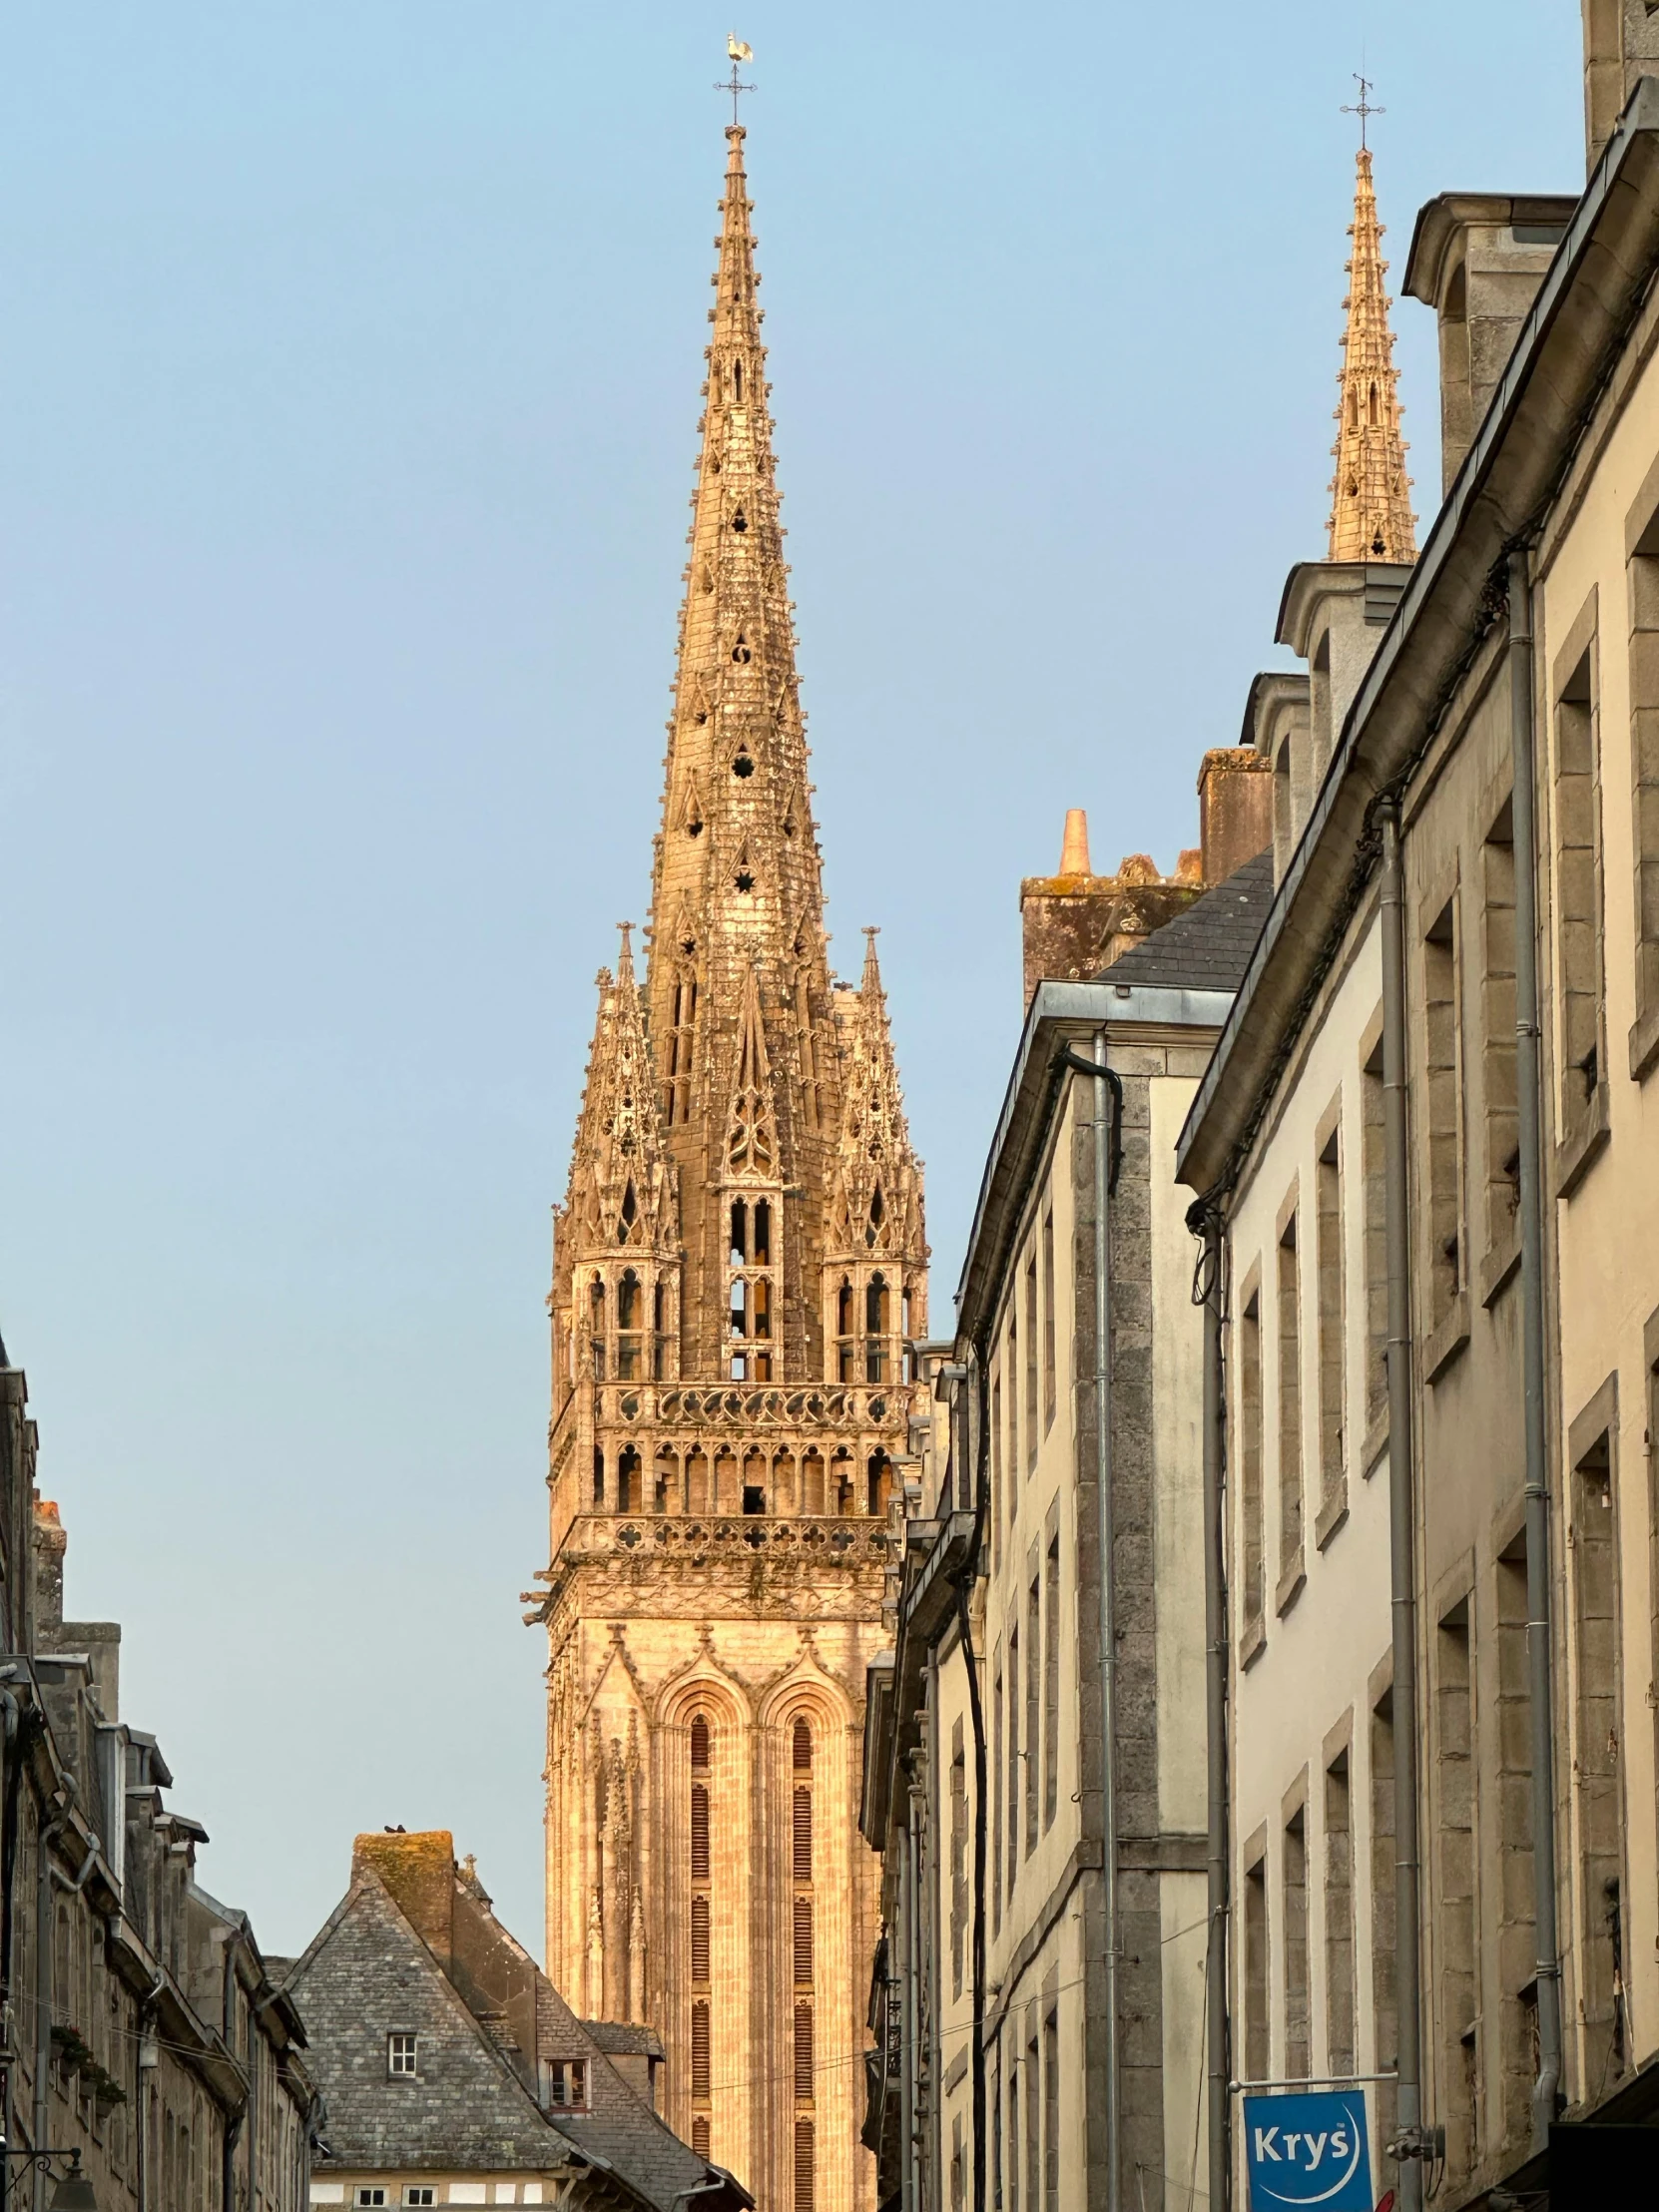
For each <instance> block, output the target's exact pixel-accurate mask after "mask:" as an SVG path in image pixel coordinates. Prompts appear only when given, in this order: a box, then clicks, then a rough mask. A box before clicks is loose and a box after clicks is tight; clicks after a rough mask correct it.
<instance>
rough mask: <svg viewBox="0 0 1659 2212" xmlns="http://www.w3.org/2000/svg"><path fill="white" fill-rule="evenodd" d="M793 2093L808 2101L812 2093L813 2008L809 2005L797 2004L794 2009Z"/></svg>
mask: <svg viewBox="0 0 1659 2212" xmlns="http://www.w3.org/2000/svg"><path fill="white" fill-rule="evenodd" d="M795 2093H796V2095H797V2097H799V2098H802V2099H808V2098H810V2097H811V2096H812V2093H813V2008H812V2006H811V2005H810V2004H798V2005H797V2006H796V2008H795Z"/></svg>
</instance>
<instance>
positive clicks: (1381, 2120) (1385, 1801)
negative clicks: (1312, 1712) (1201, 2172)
mask: <svg viewBox="0 0 1659 2212" xmlns="http://www.w3.org/2000/svg"><path fill="white" fill-rule="evenodd" d="M1394 1924H1395V1915H1394V1701H1393V1692H1392V1691H1391V1690H1385V1691H1384V1692H1383V1696H1382V1697H1381V1698H1380V1699H1379V1700H1378V1702H1377V1705H1376V1706H1375V1708H1374V1709H1373V1712H1372V1716H1371V2003H1372V2053H1373V2057H1372V2070H1373V2071H1374V2072H1376V2073H1385V2072H1388V2071H1390V2070H1391V2069H1392V2067H1393V2065H1394V2062H1395V2060H1396V2058H1397V2056H1398V2050H1399V2031H1398V2028H1397V2027H1396V2026H1395V2024H1394V2023H1395V2021H1396V2019H1397V2018H1398V2012H1397V2008H1396V2004H1395V1999H1394ZM1394 2109H1395V2099H1394V2085H1393V2083H1392V2082H1391V2081H1380V2082H1379V2083H1378V2084H1377V2131H1378V2139H1379V2141H1381V2142H1384V2143H1386V2142H1389V2141H1391V2139H1392V2136H1393V2126H1394Z"/></svg>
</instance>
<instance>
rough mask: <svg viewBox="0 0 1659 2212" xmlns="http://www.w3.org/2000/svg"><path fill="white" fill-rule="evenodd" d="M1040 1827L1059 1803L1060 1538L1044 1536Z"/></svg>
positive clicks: (1050, 1819)
mask: <svg viewBox="0 0 1659 2212" xmlns="http://www.w3.org/2000/svg"><path fill="white" fill-rule="evenodd" d="M1043 1612H1044V1615H1045V1618H1044V1622H1043V1631H1044V1633H1043V1830H1044V1833H1045V1834H1046V1832H1047V1831H1048V1829H1049V1828H1050V1827H1051V1826H1052V1824H1053V1820H1054V1815H1055V1813H1056V1812H1057V1811H1058V1809H1059V1803H1060V1539H1059V1537H1058V1535H1054V1536H1051V1537H1050V1538H1049V1540H1048V1556H1047V1559H1046V1560H1045V1561H1044V1565H1043Z"/></svg>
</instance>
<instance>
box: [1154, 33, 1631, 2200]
mask: <svg viewBox="0 0 1659 2212" xmlns="http://www.w3.org/2000/svg"><path fill="white" fill-rule="evenodd" d="M1644 63H1645V64H1646V66H1652V67H1655V68H1659V45H1656V44H1655V34H1654V32H1653V30H1652V29H1651V28H1649V27H1648V24H1647V22H1646V19H1645V17H1644V16H1643V12H1642V11H1641V10H1640V9H1625V8H1619V7H1608V8H1605V9H1603V8H1599V7H1591V8H1588V9H1587V10H1586V73H1587V74H1586V83H1587V88H1588V111H1589V118H1590V126H1591V154H1592V159H1593V165H1594V166H1593V167H1592V170H1591V174H1590V178H1589V183H1588V186H1587V189H1586V191H1585V193H1584V195H1583V196H1582V197H1581V198H1580V199H1578V200H1577V201H1571V200H1551V199H1540V198H1525V197H1521V196H1515V195H1476V194H1448V195H1445V196H1443V197H1442V198H1440V199H1438V200H1436V201H1434V202H1432V203H1430V204H1429V206H1428V207H1427V208H1425V209H1424V210H1423V212H1422V214H1421V216H1420V217H1419V219H1418V223H1417V228H1416V232H1415V236H1414V238H1413V240H1412V244H1411V250H1410V255H1409V258H1408V262H1407V267H1406V270H1405V279H1404V288H1405V290H1406V291H1407V292H1409V293H1410V294H1411V295H1412V296H1414V297H1416V298H1418V299H1420V300H1423V301H1424V302H1426V303H1427V304H1428V305H1429V306H1431V307H1432V309H1433V311H1434V312H1435V315H1436V319H1437V327H1438V332H1439V351H1440V364H1441V394H1440V400H1441V405H1440V412H1441V429H1442V471H1443V478H1444V488H1445V495H1444V501H1443V504H1442V505H1441V507H1440V510H1439V512H1438V514H1437V516H1436V517H1435V519H1434V522H1433V525H1432V527H1431V529H1430V531H1429V533H1428V536H1427V538H1426V541H1425V544H1424V547H1423V551H1422V555H1421V558H1420V559H1419V560H1418V561H1417V562H1416V564H1415V566H1414V567H1411V568H1409V569H1408V570H1405V571H1403V572H1402V571H1400V570H1399V569H1398V568H1397V567H1395V568H1393V570H1392V572H1391V573H1389V574H1387V575H1386V576H1385V577H1384V578H1383V582H1385V584H1386V586H1387V589H1388V592H1389V595H1390V597H1396V598H1397V605H1396V606H1394V607H1393V608H1392V609H1391V610H1380V611H1382V612H1384V613H1386V615H1387V620H1386V623H1385V626H1383V625H1382V624H1380V625H1378V626H1377V629H1376V631H1375V633H1374V641H1373V644H1372V647H1371V650H1369V651H1368V652H1365V653H1362V654H1357V655H1355V656H1354V657H1353V658H1352V659H1351V660H1350V662H1349V664H1348V666H1349V669H1350V675H1349V676H1348V678H1347V679H1346V680H1345V681H1343V682H1341V683H1337V682H1332V683H1331V684H1330V685H1329V687H1328V688H1327V689H1326V691H1325V694H1324V704H1322V703H1321V671H1320V668H1319V666H1318V661H1317V657H1316V656H1317V646H1316V652H1315V653H1309V652H1307V650H1306V647H1305V646H1304V643H1303V638H1304V635H1305V636H1306V638H1307V640H1308V641H1309V643H1314V642H1315V641H1316V640H1317V638H1318V635H1319V625H1318V622H1317V621H1315V622H1313V623H1310V624H1309V625H1307V626H1306V629H1305V631H1304V630H1299V631H1298V633H1297V635H1296V638H1295V641H1294V642H1296V644H1297V647H1298V650H1299V651H1300V652H1304V654H1305V657H1306V658H1307V659H1308V662H1309V669H1308V679H1307V690H1306V694H1305V695H1304V696H1305V699H1306V708H1305V709H1304V707H1303V705H1302V703H1301V702H1300V701H1298V700H1297V699H1296V698H1295V697H1294V696H1291V697H1290V698H1289V700H1288V702H1287V699H1285V698H1282V699H1281V701H1280V704H1279V706H1278V708H1277V709H1276V710H1275V711H1276V712H1277V713H1278V715H1279V717H1280V722H1279V725H1278V726H1276V729H1275V731H1274V733H1273V735H1272V736H1271V737H1270V739H1269V743H1270V744H1271V743H1277V744H1279V745H1280V746H1281V747H1282V748H1283V752H1281V753H1272V754H1270V758H1272V760H1273V765H1274V769H1275V777H1276V784H1278V783H1279V780H1280V777H1281V775H1283V776H1284V779H1285V781H1284V784H1283V785H1282V786H1281V789H1282V790H1283V791H1284V793H1285V810H1284V811H1285V818H1286V819H1285V822H1284V825H1283V833H1282V834H1281V835H1280V836H1279V837H1278V838H1277V839H1276V857H1277V861H1278V877H1279V880H1278V884H1277V889H1276V895H1275V899H1274V903H1273V907H1272V911H1271V913H1270V915H1269V918H1268V922H1267V926H1266V929H1265V931H1264V934H1263V937H1262V939H1261V942H1260V945H1259V947H1258V949H1257V952H1256V955H1255V957H1254V959H1253V961H1252V963H1251V966H1250V969H1249V972H1248V974H1247V975H1246V977H1245V980H1244V983H1243V986H1242V988H1241V991H1240V993H1239V996H1238V999H1237V1001H1236V1003H1235V1006H1234V1009H1233V1012H1232V1015H1231V1016H1230V1018H1229V1021H1228V1024H1227V1026H1226V1028H1225V1030H1224V1032H1223V1035H1222V1038H1221V1041H1220V1044H1219V1046H1218V1049H1217V1052H1216V1055H1215V1058H1214V1061H1213V1063H1212V1066H1211V1068H1210V1071H1209V1073H1208V1075H1207V1076H1206V1078H1205V1081H1204V1084H1203V1087H1202V1089H1201V1091H1200V1093H1199V1096H1198V1099H1197V1101H1196V1102H1195V1104H1194V1107H1193V1110H1192V1113H1191V1115H1190V1117H1189V1120H1188V1123H1187V1126H1186V1129H1185V1131H1184V1133H1183V1136H1182V1141H1181V1174H1182V1177H1183V1179H1184V1180H1185V1181H1186V1182H1187V1183H1188V1184H1189V1185H1190V1186H1191V1187H1192V1189H1193V1190H1194V1191H1195V1192H1197V1193H1198V1194H1199V1204H1198V1209H1197V1211H1198V1214H1199V1218H1200V1220H1201V1222H1202V1224H1203V1226H1204V1228H1205V1230H1206V1233H1207V1236H1208V1238H1209V1240H1210V1243H1211V1247H1212V1250H1213V1251H1215V1252H1216V1254H1217V1255H1218V1258H1219V1262H1220V1265H1219V1269H1218V1277H1217V1280H1218V1281H1219V1284H1220V1285H1221V1287H1222V1290H1223V1293H1224V1295H1225V1325H1224V1327H1223V1328H1222V1329H1221V1331H1220V1332H1219V1336H1220V1339H1221V1343H1222V1346H1223V1348H1224V1354H1225V1369H1224V1396H1225V1465H1226V1472H1227V1533H1228V1543H1229V1562H1228V1563H1229V1591H1230V1597H1231V1601H1232V1609H1231V1622H1230V1626H1231V1638H1230V1651H1231V1670H1232V1682H1231V1706H1230V1714H1231V1729H1230V1742H1229V1746H1228V1749H1229V1771H1230V1774H1231V1776H1232V1778H1233V1793H1232V1801H1231V1806H1230V1813H1231V1824H1232V1839H1231V1876H1232V1913H1231V1932H1232V1956H1231V1981H1232V1994H1233V2001H1232V2019H1231V2026H1232V2037H1233V2046H1232V2057H1233V2071H1234V2073H1235V2074H1236V2075H1237V2076H1238V2077H1240V2078H1243V2079H1256V2080H1277V2081H1285V2080H1296V2079H1304V2080H1306V2079H1308V2078H1310V2077H1314V2078H1320V2077H1327V2078H1329V2077H1345V2078H1353V2077H1355V2076H1360V2077H1376V2078H1372V2079H1371V2080H1370V2082H1369V2095H1370V2099H1371V2104H1372V2119H1373V2144H1374V2158H1375V2161H1376V2178H1377V2186H1378V2187H1379V2188H1380V2189H1381V2188H1382V2187H1383V2186H1384V2184H1386V2185H1388V2186H1392V2187H1395V2188H1396V2189H1397V2191H1398V2195H1399V2200H1400V2202H1401V2204H1402V2205H1403V2206H1406V2207H1410V2206H1413V2205H1415V2204H1418V2203H1420V2202H1422V2201H1423V2199H1424V2197H1425V2195H1427V2194H1429V2193H1432V2195H1433V2198H1434V2201H1435V2202H1436V2203H1437V2204H1441V2205H1445V2206H1448V2207H1454V2208H1455V2207H1461V2206H1472V2205H1486V2204H1493V2205H1495V2204H1497V2203H1498V2202H1500V2201H1508V2202H1513V2201H1515V2200H1516V2199H1517V2198H1519V2200H1520V2201H1528V2198H1527V2192H1528V2191H1531V2190H1537V2189H1541V2188H1544V2187H1546V2186H1547V2164H1546V2156H1545V2150H1544V2139H1545V2133H1546V2130H1547V2127H1548V2124H1549V2122H1550V2120H1551V2119H1552V2118H1553V2117H1555V2116H1556V2115H1557V2114H1558V2113H1565V2114H1566V2115H1567V2116H1568V2117H1570V2118H1579V2119H1582V2118H1590V2119H1594V2120H1596V2121H1598V2122H1606V2121H1612V2120H1632V2121H1634V2120H1648V2119H1651V2118H1652V2117H1653V2115H1654V2114H1655V2112H1656V2111H1659V2065H1656V2063H1655V2061H1656V2060H1659V1964H1656V1962H1655V1960H1656V1940H1659V1850H1656V1845H1659V1836H1656V1826H1655V1814H1656V1803H1655V1775H1656V1748H1655V1732H1654V1723H1653V1720H1652V1717H1651V1708H1652V1704H1653V1691H1652V1684H1653V1682H1654V1680H1655V1678H1656V1675H1659V1641H1656V1638H1655V1632H1654V1629H1653V1626H1652V1624H1653V1622H1654V1620H1655V1618H1656V1617H1659V1610H1656V1602H1655V1595H1654V1593H1655V1589H1656V1587H1659V1584H1656V1581H1655V1568H1654V1564H1653V1562H1654V1559H1655V1557H1656V1556H1659V1553H1656V1549H1655V1547H1656V1544H1659V1509H1656V1506H1655V1498H1656V1497H1659V1485H1656V1484H1655V1482H1654V1480H1653V1470H1654V1466H1655V1464H1656V1463H1659V1462H1656V1461H1655V1458H1654V1446H1653V1437H1654V1435H1655V1434H1659V1428H1656V1427H1655V1425H1654V1390H1655V1383H1654V1373H1655V1361H1656V1360H1659V1324H1656V1323H1655V1320H1654V1316H1655V1314H1656V1313H1659V1262H1656V1261H1655V1258H1654V1254H1655V1252H1656V1250H1659V1246H1656V1244H1655V1231H1656V1230H1659V1122H1656V1119H1655V1111H1656V1109H1655V1104H1654V1097H1653V1095H1652V1093H1653V1083H1654V1080H1655V1077H1654V1073H1653V1069H1654V1064H1655V1058H1656V1054H1655V1049H1654V1047H1655V1042H1656V1029H1659V1017H1656V1016H1655V1015H1654V1013H1653V1006H1654V984H1655V979H1656V967H1655V962H1656V960H1659V955H1656V954H1655V952H1654V950H1653V947H1654V946H1655V945H1656V944H1659V809H1656V808H1655V807H1654V806H1652V805H1651V804H1650V799H1649V795H1650V793H1651V791H1652V790H1654V789H1659V781H1656V779H1659V770H1656V768H1655V765H1654V745H1653V733H1652V730H1651V729H1650V727H1649V725H1650V723H1652V722H1653V721H1654V719H1655V718H1654V714H1653V712H1652V711H1651V710H1650V708H1649V705H1648V700H1649V694H1650V691H1652V683H1651V678H1650V673H1649V661H1650V658H1651V657H1650V655H1649V653H1648V638H1649V635H1650V629H1651V626H1652V624H1653V623H1654V621H1655V620H1656V619H1659V618H1655V617H1654V615H1653V613H1652V608H1651V606H1650V600H1651V599H1652V598H1653V586H1652V578H1651V576H1650V574H1649V570H1650V567H1651V566H1652V559H1651V558H1650V556H1653V555H1655V553H1656V551H1659V524H1656V522H1655V515H1656V512H1659V370H1656V369H1655V366H1654V360H1653V349H1654V339H1655V336H1656V335H1659V318H1656V317H1659V310H1656V309H1655V306H1654V279H1655V277H1656V276H1659V158H1656V157H1659V82H1655V81H1653V80H1650V79H1645V78H1643V76H1642V74H1641V71H1642V68H1643V66H1644ZM1610 88H1612V89H1610ZM1615 91H1616V97H1615V96H1614V93H1615ZM1621 110H1622V116H1621V114H1620V111H1621ZM1615 118H1618V120H1617V123H1616V127H1615V124H1614V119H1615ZM1334 549H1335V539H1334ZM1345 569H1347V571H1348V574H1347V576H1346V578H1345V575H1344V571H1345ZM1345 590H1346V591H1347V592H1348V593H1349V594H1350V597H1351V600H1352V601H1353V602H1355V603H1358V604H1359V605H1361V606H1362V607H1364V604H1365V602H1366V600H1367V598H1368V597H1370V596H1371V594H1372V590H1373V577H1372V573H1371V570H1370V568H1369V565H1368V566H1367V568H1366V569H1364V570H1363V571H1362V570H1357V569H1356V568H1355V567H1354V565H1353V564H1347V563H1343V562H1341V561H1338V560H1336V559H1334V560H1333V561H1332V562H1331V563H1329V564H1319V565H1318V567H1316V568H1314V569H1311V570H1308V571H1306V572H1303V573H1302V574H1301V577H1300V581H1299V580H1298V579H1297V578H1293V584H1292V588H1291V589H1290V590H1289V591H1288V593H1287V606H1288V607H1289V606H1291V605H1292V604H1293V602H1295V601H1296V600H1297V599H1298V597H1299V596H1300V598H1301V599H1302V600H1303V601H1304V602H1306V603H1307V604H1309V605H1310V606H1315V607H1317V606H1320V605H1329V606H1331V607H1332V608H1333V609H1335V608H1336V607H1337V606H1338V603H1339V600H1340V597H1341V595H1342V593H1343V592H1344V591H1345ZM1284 634H1285V632H1284V630H1283V629H1282V635H1284ZM1333 666H1335V659H1334V660H1333ZM1279 688H1280V690H1281V692H1283V690H1284V686H1283V683H1281V685H1280V687H1279ZM1653 696H1654V697H1655V698H1659V693H1654V695H1653ZM1299 748H1302V749H1305V750H1304V751H1303V754H1302V758H1301V759H1300V760H1299V757H1298V749H1299ZM1286 755H1288V758H1286V757H1285V756H1286ZM1393 2153H1397V2154H1398V2155H1392V2154H1393ZM1241 2172H1242V2169H1241ZM1235 2179H1236V2180H1239V2179H1240V2176H1239V2175H1236V2176H1235Z"/></svg>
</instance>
